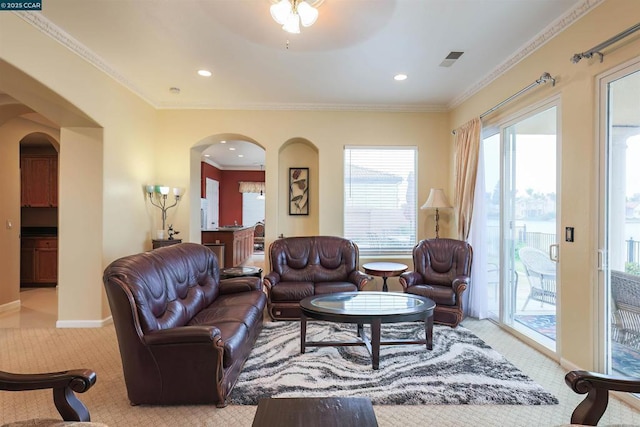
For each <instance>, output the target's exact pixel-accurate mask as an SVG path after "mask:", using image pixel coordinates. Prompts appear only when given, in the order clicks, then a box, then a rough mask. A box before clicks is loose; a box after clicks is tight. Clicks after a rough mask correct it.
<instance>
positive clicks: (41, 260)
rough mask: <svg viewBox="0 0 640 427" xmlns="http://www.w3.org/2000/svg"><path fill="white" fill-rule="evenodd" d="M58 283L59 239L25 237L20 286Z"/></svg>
mask: <svg viewBox="0 0 640 427" xmlns="http://www.w3.org/2000/svg"><path fill="white" fill-rule="evenodd" d="M57 282H58V239H57V238H56V237H23V238H22V240H21V248H20V284H21V285H23V286H24V285H27V286H28V285H55V284H56V283H57Z"/></svg>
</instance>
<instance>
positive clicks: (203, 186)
mask: <svg viewBox="0 0 640 427" xmlns="http://www.w3.org/2000/svg"><path fill="white" fill-rule="evenodd" d="M265 154H266V153H265V149H264V148H263V147H262V146H261V145H260V144H259V143H257V142H256V141H255V140H253V139H251V138H248V137H246V136H244V135H238V134H217V135H211V136H209V137H207V138H204V139H203V140H201V141H199V142H198V143H197V144H196V145H195V146H194V147H193V148H192V156H191V159H192V164H191V166H192V167H191V183H192V190H191V197H192V203H191V230H192V232H191V238H192V241H202V242H203V243H206V244H207V245H212V246H211V247H212V249H215V251H216V253H217V254H218V257H219V258H222V260H223V261H222V263H221V264H222V265H224V267H232V266H235V264H237V262H238V261H237V260H242V262H243V263H244V262H245V260H246V261H247V262H251V260H249V259H247V258H248V257H249V256H251V255H252V254H251V250H252V249H255V248H256V247H255V246H250V247H247V248H245V250H244V253H245V255H238V254H237V253H236V252H237V250H236V249H233V251H234V254H235V255H234V256H233V257H231V254H230V252H229V251H230V250H232V248H231V247H226V248H225V247H224V246H225V244H224V242H219V240H223V239H218V238H216V237H215V234H216V233H218V232H219V229H220V228H223V229H226V228H237V229H238V231H240V230H244V229H247V228H252V229H253V228H254V227H255V226H256V225H257V224H261V225H264V224H265V217H266V214H265V199H266V197H267V194H266V191H265ZM196 176H197V178H198V180H199V182H197V181H196V180H195V179H194V177H196ZM194 210H195V212H196V213H197V214H196V215H194ZM196 218H197V219H196ZM194 220H195V224H197V225H199V226H200V228H199V229H198V233H199V235H197V234H198V233H195V232H194V228H195V226H194ZM244 232H245V233H246V232H247V231H244ZM213 242H219V243H218V245H217V246H215V247H214V246H213V245H214V243H213ZM226 246H230V245H229V244H228V243H227V244H226ZM247 251H249V252H247ZM258 258H261V259H254V260H253V261H254V262H259V263H261V264H263V262H264V252H262V253H261V254H260V256H258Z"/></svg>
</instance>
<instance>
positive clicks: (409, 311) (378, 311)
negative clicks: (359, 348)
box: [300, 291, 436, 369]
mask: <svg viewBox="0 0 640 427" xmlns="http://www.w3.org/2000/svg"><path fill="white" fill-rule="evenodd" d="M435 306H436V304H435V302H433V301H432V300H430V299H429V298H425V297H421V296H419V295H413V294H405V293H398V292H368V291H363V292H337V293H335V294H325V295H314V296H310V297H307V298H305V299H303V300H302V301H300V310H301V311H302V315H301V316H300V352H301V353H304V352H305V349H306V348H307V347H334V346H335V347H344V346H354V345H364V346H366V347H367V350H369V353H370V354H371V364H372V365H373V369H378V367H379V365H380V346H381V345H403V344H426V346H427V350H431V349H432V348H433V309H434V308H435ZM308 318H311V319H316V320H325V321H329V322H338V323H355V324H357V325H358V326H357V338H358V339H356V340H354V341H307V319H308ZM415 321H423V322H424V329H425V335H426V336H425V339H424V340H395V341H381V340H380V326H381V325H382V324H383V323H398V322H415ZM365 323H366V324H369V325H371V339H370V340H369V337H367V334H366V333H365V331H364V328H363V326H364V324H365Z"/></svg>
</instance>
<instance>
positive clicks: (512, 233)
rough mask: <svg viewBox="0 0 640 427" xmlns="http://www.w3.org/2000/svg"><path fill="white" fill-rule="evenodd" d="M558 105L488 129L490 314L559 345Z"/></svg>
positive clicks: (485, 146) (546, 342)
mask: <svg viewBox="0 0 640 427" xmlns="http://www.w3.org/2000/svg"><path fill="white" fill-rule="evenodd" d="M557 115H558V107H557V106H556V105H555V104H548V105H545V106H544V107H540V108H538V109H536V110H533V111H531V112H528V113H527V114H523V115H521V116H519V117H518V118H517V119H514V120H511V121H510V122H505V123H502V124H500V125H499V126H496V127H495V131H494V132H489V133H492V134H490V135H485V138H484V140H483V150H484V152H483V154H484V158H485V168H484V169H485V172H484V173H485V185H486V197H485V200H486V202H487V209H486V211H487V233H486V234H487V236H488V246H489V249H488V255H489V257H488V258H489V261H488V263H489V265H488V276H489V295H488V298H489V301H490V304H489V307H490V310H491V313H492V317H494V318H495V319H497V320H499V321H500V322H502V323H504V324H507V325H509V326H511V327H513V328H514V329H516V330H518V331H520V332H522V333H524V334H526V335H528V336H530V337H531V338H533V339H535V340H536V341H538V342H540V343H541V344H543V345H545V346H546V347H548V348H550V349H552V350H555V340H556V307H557V300H556V294H557V286H558V283H557V280H556V264H557V262H558V251H557V245H556V241H557V239H556V236H557V222H556V218H557V212H556V194H557V190H556V189H557V187H558V183H557V179H556V170H557V162H556V153H557V151H558V144H557V137H556V135H557Z"/></svg>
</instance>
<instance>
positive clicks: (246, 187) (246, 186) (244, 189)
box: [239, 181, 264, 193]
mask: <svg viewBox="0 0 640 427" xmlns="http://www.w3.org/2000/svg"><path fill="white" fill-rule="evenodd" d="M239 184H240V188H239V191H240V192H241V193H260V192H262V193H264V182H251V181H240V183H239Z"/></svg>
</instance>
